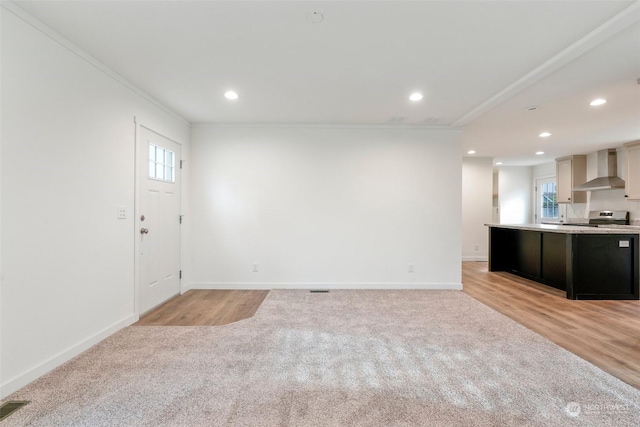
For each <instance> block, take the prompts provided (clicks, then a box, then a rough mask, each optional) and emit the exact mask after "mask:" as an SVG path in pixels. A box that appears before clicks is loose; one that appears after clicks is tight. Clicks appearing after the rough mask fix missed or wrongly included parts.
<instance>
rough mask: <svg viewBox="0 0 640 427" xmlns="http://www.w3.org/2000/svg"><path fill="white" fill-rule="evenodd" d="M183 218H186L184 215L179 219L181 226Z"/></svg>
mask: <svg viewBox="0 0 640 427" xmlns="http://www.w3.org/2000/svg"><path fill="white" fill-rule="evenodd" d="M183 217H184V215H180V217H179V221H180V224H182V218H183Z"/></svg>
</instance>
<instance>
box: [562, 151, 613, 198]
mask: <svg viewBox="0 0 640 427" xmlns="http://www.w3.org/2000/svg"><path fill="white" fill-rule="evenodd" d="M597 155H598V177H597V178H596V179H592V180H591V181H587V182H585V183H584V184H582V185H578V186H577V187H575V188H574V189H573V191H594V190H612V189H616V188H624V180H622V179H620V177H618V153H617V151H616V150H615V148H610V149H608V150H600V151H598V153H597Z"/></svg>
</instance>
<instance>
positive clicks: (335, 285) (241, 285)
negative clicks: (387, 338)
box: [185, 282, 462, 292]
mask: <svg viewBox="0 0 640 427" xmlns="http://www.w3.org/2000/svg"><path fill="white" fill-rule="evenodd" d="M186 288H187V289H243V290H270V289H432V290H456V291H460V290H462V283H397V282H368V283H344V282H318V283H300V282H284V283H277V282H235V283H232V282H199V283H190V284H189V285H187V286H186ZM185 292H186V291H185Z"/></svg>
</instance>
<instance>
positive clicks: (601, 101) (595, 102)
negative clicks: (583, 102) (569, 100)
mask: <svg viewBox="0 0 640 427" xmlns="http://www.w3.org/2000/svg"><path fill="white" fill-rule="evenodd" d="M606 103H607V100H606V99H602V98H598V99H594V100H593V101H591V102H590V103H589V105H591V106H592V107H597V106H598V105H602V104H606Z"/></svg>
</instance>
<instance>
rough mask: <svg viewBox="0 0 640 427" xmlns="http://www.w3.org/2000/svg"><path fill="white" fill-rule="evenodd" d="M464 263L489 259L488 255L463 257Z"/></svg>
mask: <svg viewBox="0 0 640 427" xmlns="http://www.w3.org/2000/svg"><path fill="white" fill-rule="evenodd" d="M462 261H483V262H486V261H489V257H488V256H487V255H476V256H464V255H463V256H462Z"/></svg>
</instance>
